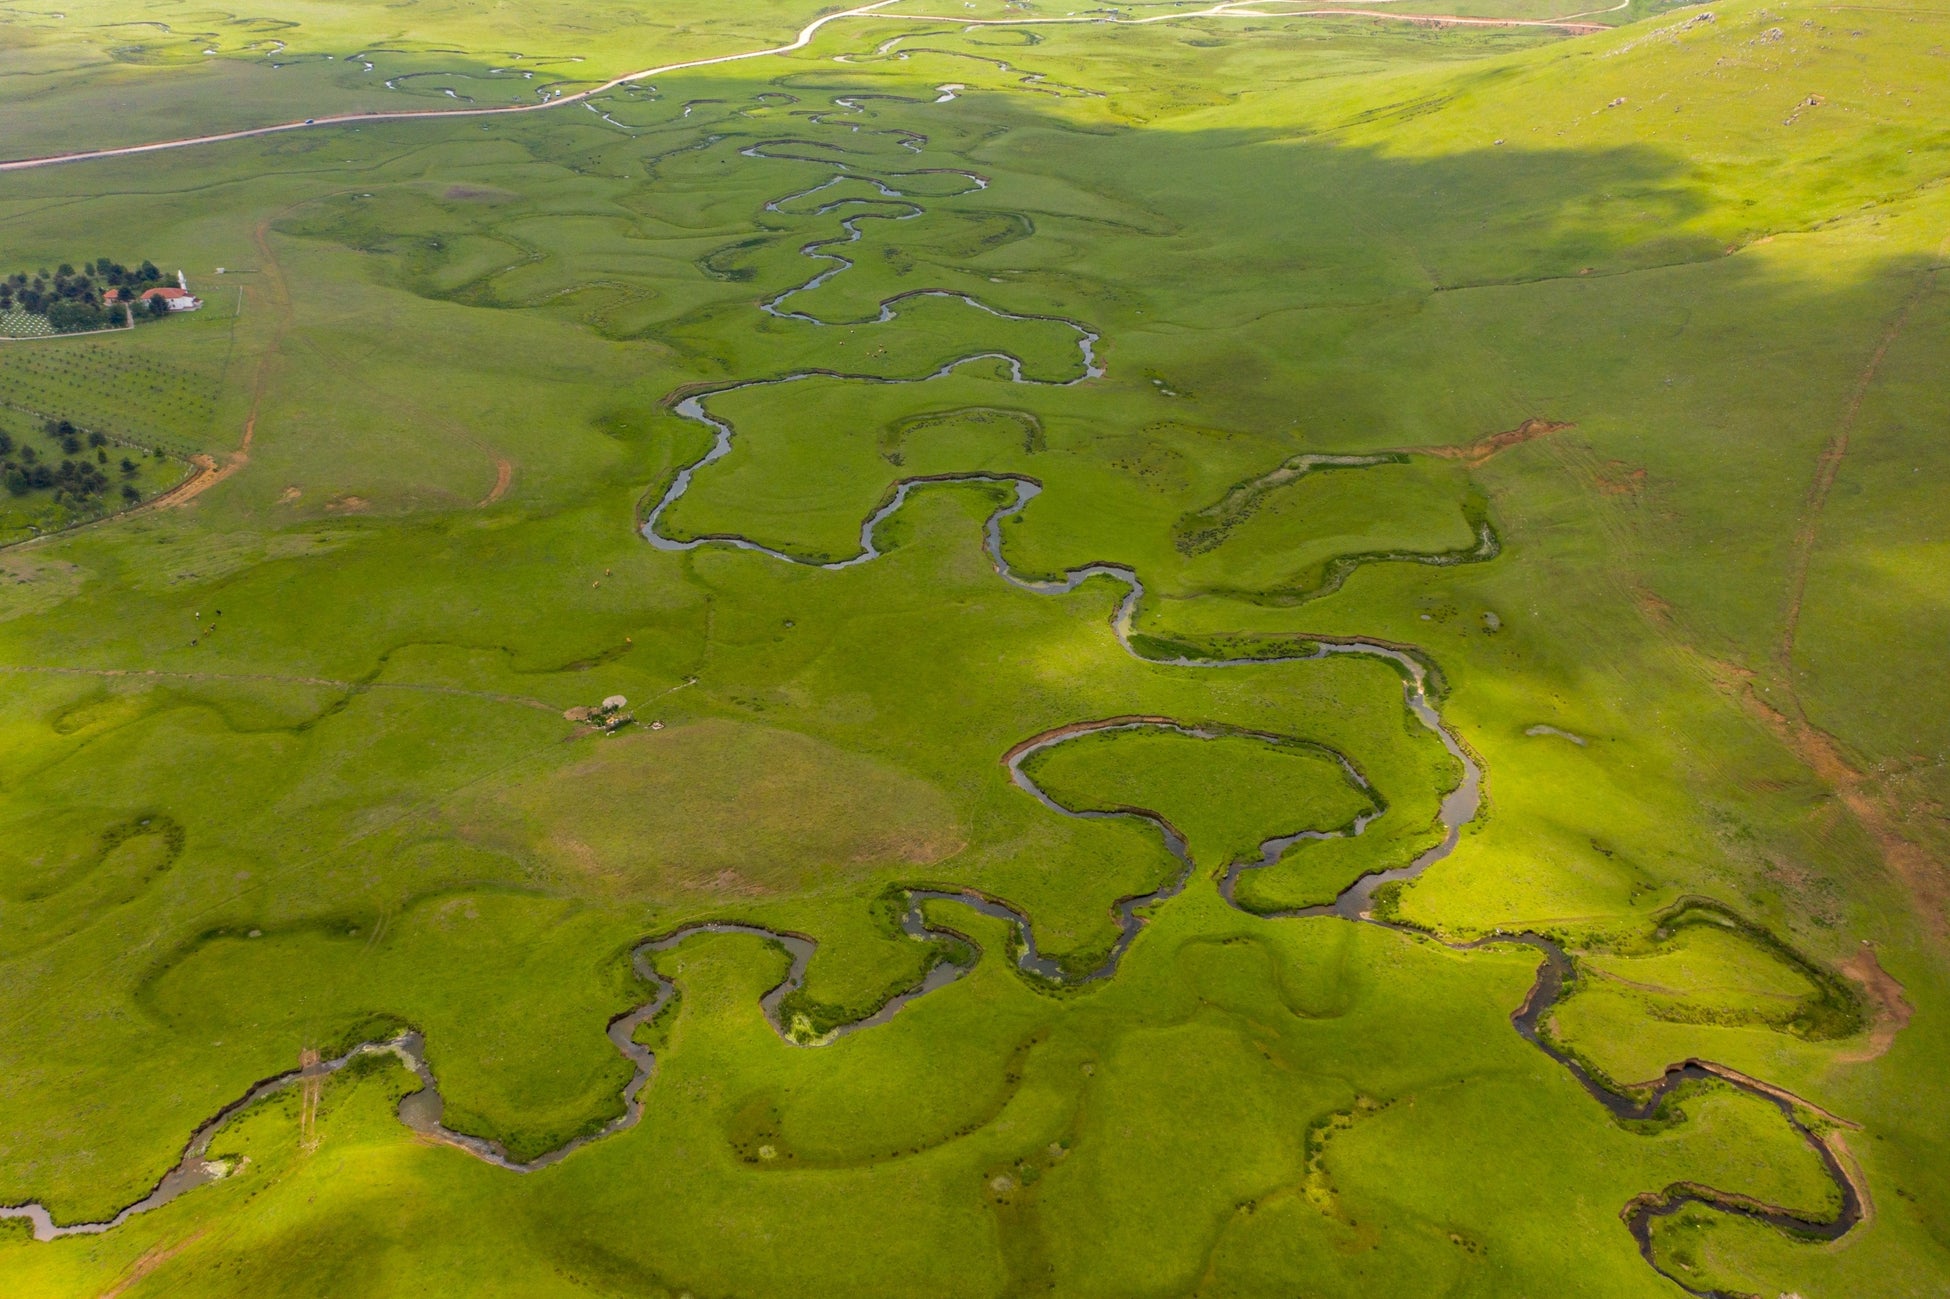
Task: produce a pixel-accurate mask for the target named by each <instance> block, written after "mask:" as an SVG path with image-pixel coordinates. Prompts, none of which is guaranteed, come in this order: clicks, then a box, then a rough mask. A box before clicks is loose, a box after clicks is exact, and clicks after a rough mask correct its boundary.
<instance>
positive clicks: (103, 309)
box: [0, 257, 169, 334]
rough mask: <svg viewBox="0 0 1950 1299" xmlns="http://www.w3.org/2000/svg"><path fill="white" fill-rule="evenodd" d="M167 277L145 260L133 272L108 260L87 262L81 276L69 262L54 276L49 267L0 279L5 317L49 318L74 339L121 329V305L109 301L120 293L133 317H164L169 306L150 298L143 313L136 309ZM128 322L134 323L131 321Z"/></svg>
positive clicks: (52, 323) (64, 263) (130, 318)
mask: <svg viewBox="0 0 1950 1299" xmlns="http://www.w3.org/2000/svg"><path fill="white" fill-rule="evenodd" d="M162 277H163V276H162V271H160V270H159V269H157V267H156V264H155V263H154V262H151V261H147V260H145V261H144V262H143V263H142V264H141V265H140V266H136V267H128V266H124V265H123V264H122V263H120V262H118V261H114V260H112V259H110V258H107V257H101V258H97V259H96V260H94V261H92V262H83V263H82V266H81V269H80V270H79V271H77V270H76V269H75V268H74V267H73V266H72V265H71V264H69V263H67V262H62V263H61V265H60V266H59V267H57V268H56V269H55V270H53V271H49V270H48V269H47V268H46V267H42V268H41V269H40V270H38V271H34V272H33V273H31V274H30V273H28V272H26V271H15V272H14V273H13V274H12V275H9V276H7V277H5V278H4V279H0V311H24V312H26V313H27V314H28V315H31V316H46V317H47V323H48V324H50V325H52V326H53V327H54V329H55V330H56V332H58V333H63V334H72V333H77V332H79V331H81V330H86V329H103V328H106V327H108V326H111V325H115V324H118V323H120V321H121V320H122V319H124V316H123V313H122V309H121V305H120V303H117V302H111V301H110V298H111V296H112V295H116V294H118V293H119V296H120V298H121V300H122V301H123V302H127V303H128V304H129V310H130V311H131V312H134V311H146V312H147V313H148V314H149V315H150V316H152V317H158V316H165V315H168V314H169V304H168V303H166V302H164V301H162V300H161V299H160V298H151V299H149V301H148V302H147V303H146V304H144V306H142V307H136V306H135V305H134V300H135V299H137V298H139V297H141V296H142V292H143V290H144V289H152V288H155V287H157V286H158V285H159V284H160V283H161V281H162ZM127 318H128V319H129V320H130V322H131V323H133V317H132V316H131V317H127Z"/></svg>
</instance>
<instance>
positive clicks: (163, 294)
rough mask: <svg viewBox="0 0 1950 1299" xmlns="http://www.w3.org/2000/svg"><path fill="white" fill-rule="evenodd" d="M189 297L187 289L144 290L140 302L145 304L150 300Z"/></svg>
mask: <svg viewBox="0 0 1950 1299" xmlns="http://www.w3.org/2000/svg"><path fill="white" fill-rule="evenodd" d="M189 296H190V294H189V290H187V289H144V290H143V291H142V300H143V301H144V302H147V301H148V300H149V299H151V298H167V299H172V300H173V299H176V298H187V297H189Z"/></svg>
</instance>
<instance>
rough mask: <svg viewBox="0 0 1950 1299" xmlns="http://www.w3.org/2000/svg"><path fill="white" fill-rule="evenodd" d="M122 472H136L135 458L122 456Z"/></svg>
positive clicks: (3, 450) (2, 449)
mask: <svg viewBox="0 0 1950 1299" xmlns="http://www.w3.org/2000/svg"><path fill="white" fill-rule="evenodd" d="M5 436H6V434H4V433H0V438H3V437H5ZM5 454H6V451H5V449H4V448H0V455H5ZM122 472H123V473H125V474H132V473H134V472H135V461H133V460H131V459H129V458H128V457H127V456H123V457H122Z"/></svg>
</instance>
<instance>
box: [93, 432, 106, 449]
mask: <svg viewBox="0 0 1950 1299" xmlns="http://www.w3.org/2000/svg"><path fill="white" fill-rule="evenodd" d="M88 445H89V446H91V447H105V446H107V445H108V434H106V433H103V432H100V431H96V432H94V433H90V434H89V435H88Z"/></svg>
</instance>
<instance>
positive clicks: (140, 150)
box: [0, 0, 1629, 172]
mask: <svg viewBox="0 0 1950 1299" xmlns="http://www.w3.org/2000/svg"><path fill="white" fill-rule="evenodd" d="M1291 2H1292V0H1230V2H1229V3H1224V4H1216V5H1212V6H1211V7H1209V8H1205V9H1194V10H1185V11H1182V12H1177V13H1169V14H1153V15H1151V16H1150V17H1148V18H1110V17H1102V16H1093V17H1082V18H956V17H949V16H943V15H939V14H906V13H887V12H883V11H884V10H887V9H888V8H890V6H893V5H896V4H900V3H902V0H874V2H873V3H872V4H864V5H857V6H855V7H854V8H851V9H843V10H841V11H840V12H838V13H832V14H826V15H825V16H823V17H820V18H815V19H813V20H812V21H811V22H809V23H807V24H806V25H805V26H804V27H802V28H800V29H799V34H798V35H797V36H796V37H794V38H793V39H792V40H790V41H788V42H786V43H785V44H784V45H768V46H766V47H765V48H764V49H759V50H744V51H741V52H740V53H737V54H719V55H714V56H712V57H710V58H703V59H685V60H682V61H681V62H677V63H664V64H659V65H658V66H656V67H654V68H644V69H642V70H640V71H637V72H627V73H624V74H623V75H622V76H620V77H612V78H610V79H609V80H608V81H605V82H603V83H602V84H601V85H598V86H592V87H590V88H589V89H588V90H578V91H576V92H574V93H573V94H567V95H558V96H556V97H555V98H553V99H545V100H542V101H541V102H539V103H534V104H503V105H499V106H497V107H493V108H409V109H399V110H397V111H392V112H381V111H377V110H375V111H371V112H363V113H333V114H329V115H327V116H325V117H307V118H303V119H301V120H299V121H294V122H278V123H275V124H273V125H271V126H252V127H246V128H244V129H242V130H237V131H218V132H215V133H213V134H210V135H186V136H182V137H179V138H177V139H174V140H156V141H153V142H151V143H149V144H130V145H123V146H120V147H118V148H113V149H83V150H78V151H76V152H74V153H54V154H46V155H43V156H41V157H36V158H15V159H12V160H10V161H6V162H0V172H7V171H30V170H33V169H35V168H38V167H55V166H59V165H61V164H63V163H71V162H95V161H99V160H101V159H104V158H130V157H136V156H139V155H141V154H147V153H163V152H167V151H169V150H172V149H193V148H196V147H197V146H199V145H205V144H222V143H225V142H226V141H230V140H254V139H258V138H260V137H262V136H267V135H281V134H283V133H284V132H286V131H309V130H313V129H316V128H319V127H329V126H347V125H363V124H365V123H368V122H409V121H417V120H421V119H426V118H442V119H445V118H468V117H496V116H501V115H503V114H508V113H540V112H545V111H546V110H548V109H551V108H561V107H563V106H565V105H568V104H583V103H587V102H589V101H590V100H592V99H594V98H595V97H596V96H598V95H601V94H605V93H607V92H609V91H612V90H615V89H617V88H618V87H621V86H627V85H631V84H633V83H635V82H638V81H647V80H649V79H650V78H652V77H661V76H667V75H669V74H670V73H672V72H683V71H686V70H688V69H691V68H710V67H717V66H720V65H722V64H726V63H741V62H744V61H746V60H749V59H763V58H770V57H772V56H773V55H778V54H790V53H792V52H793V51H795V50H802V49H804V48H805V47H806V46H808V45H810V44H811V43H812V40H813V37H815V36H817V35H818V34H819V31H820V29H821V28H822V27H825V26H827V25H828V24H830V23H836V22H842V21H844V20H846V19H849V18H869V17H876V16H878V17H881V18H899V19H906V20H909V21H912V22H927V23H955V24H957V25H958V26H961V27H1020V26H1025V25H1029V24H1066V25H1076V24H1085V23H1102V24H1120V25H1126V26H1134V27H1135V26H1143V25H1145V24H1148V23H1159V22H1169V21H1173V20H1183V19H1188V18H1375V19H1381V20H1383V21H1387V22H1407V23H1420V24H1422V25H1424V26H1453V27H1544V28H1551V29H1555V30H1558V31H1563V32H1567V33H1570V34H1573V35H1585V34H1589V33H1592V32H1602V31H1608V30H1610V28H1609V27H1607V26H1606V25H1605V24H1603V23H1588V22H1581V21H1578V19H1582V18H1586V17H1589V16H1591V15H1590V14H1575V15H1572V16H1571V17H1569V18H1472V17H1467V16H1463V15H1457V14H1420V13H1400V12H1396V11H1393V10H1385V9H1346V8H1330V9H1317V8H1316V9H1287V8H1284V7H1281V8H1278V9H1273V10H1267V9H1263V8H1257V7H1255V4H1256V3H1257V4H1273V5H1281V6H1284V5H1285V4H1287V3H1291ZM1627 3H1629V0H1627ZM1625 7H1626V6H1625V5H1617V6H1614V7H1613V8H1610V9H1603V10H1593V11H1591V12H1592V13H1615V12H1617V11H1618V10H1620V9H1623V8H1625Z"/></svg>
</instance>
